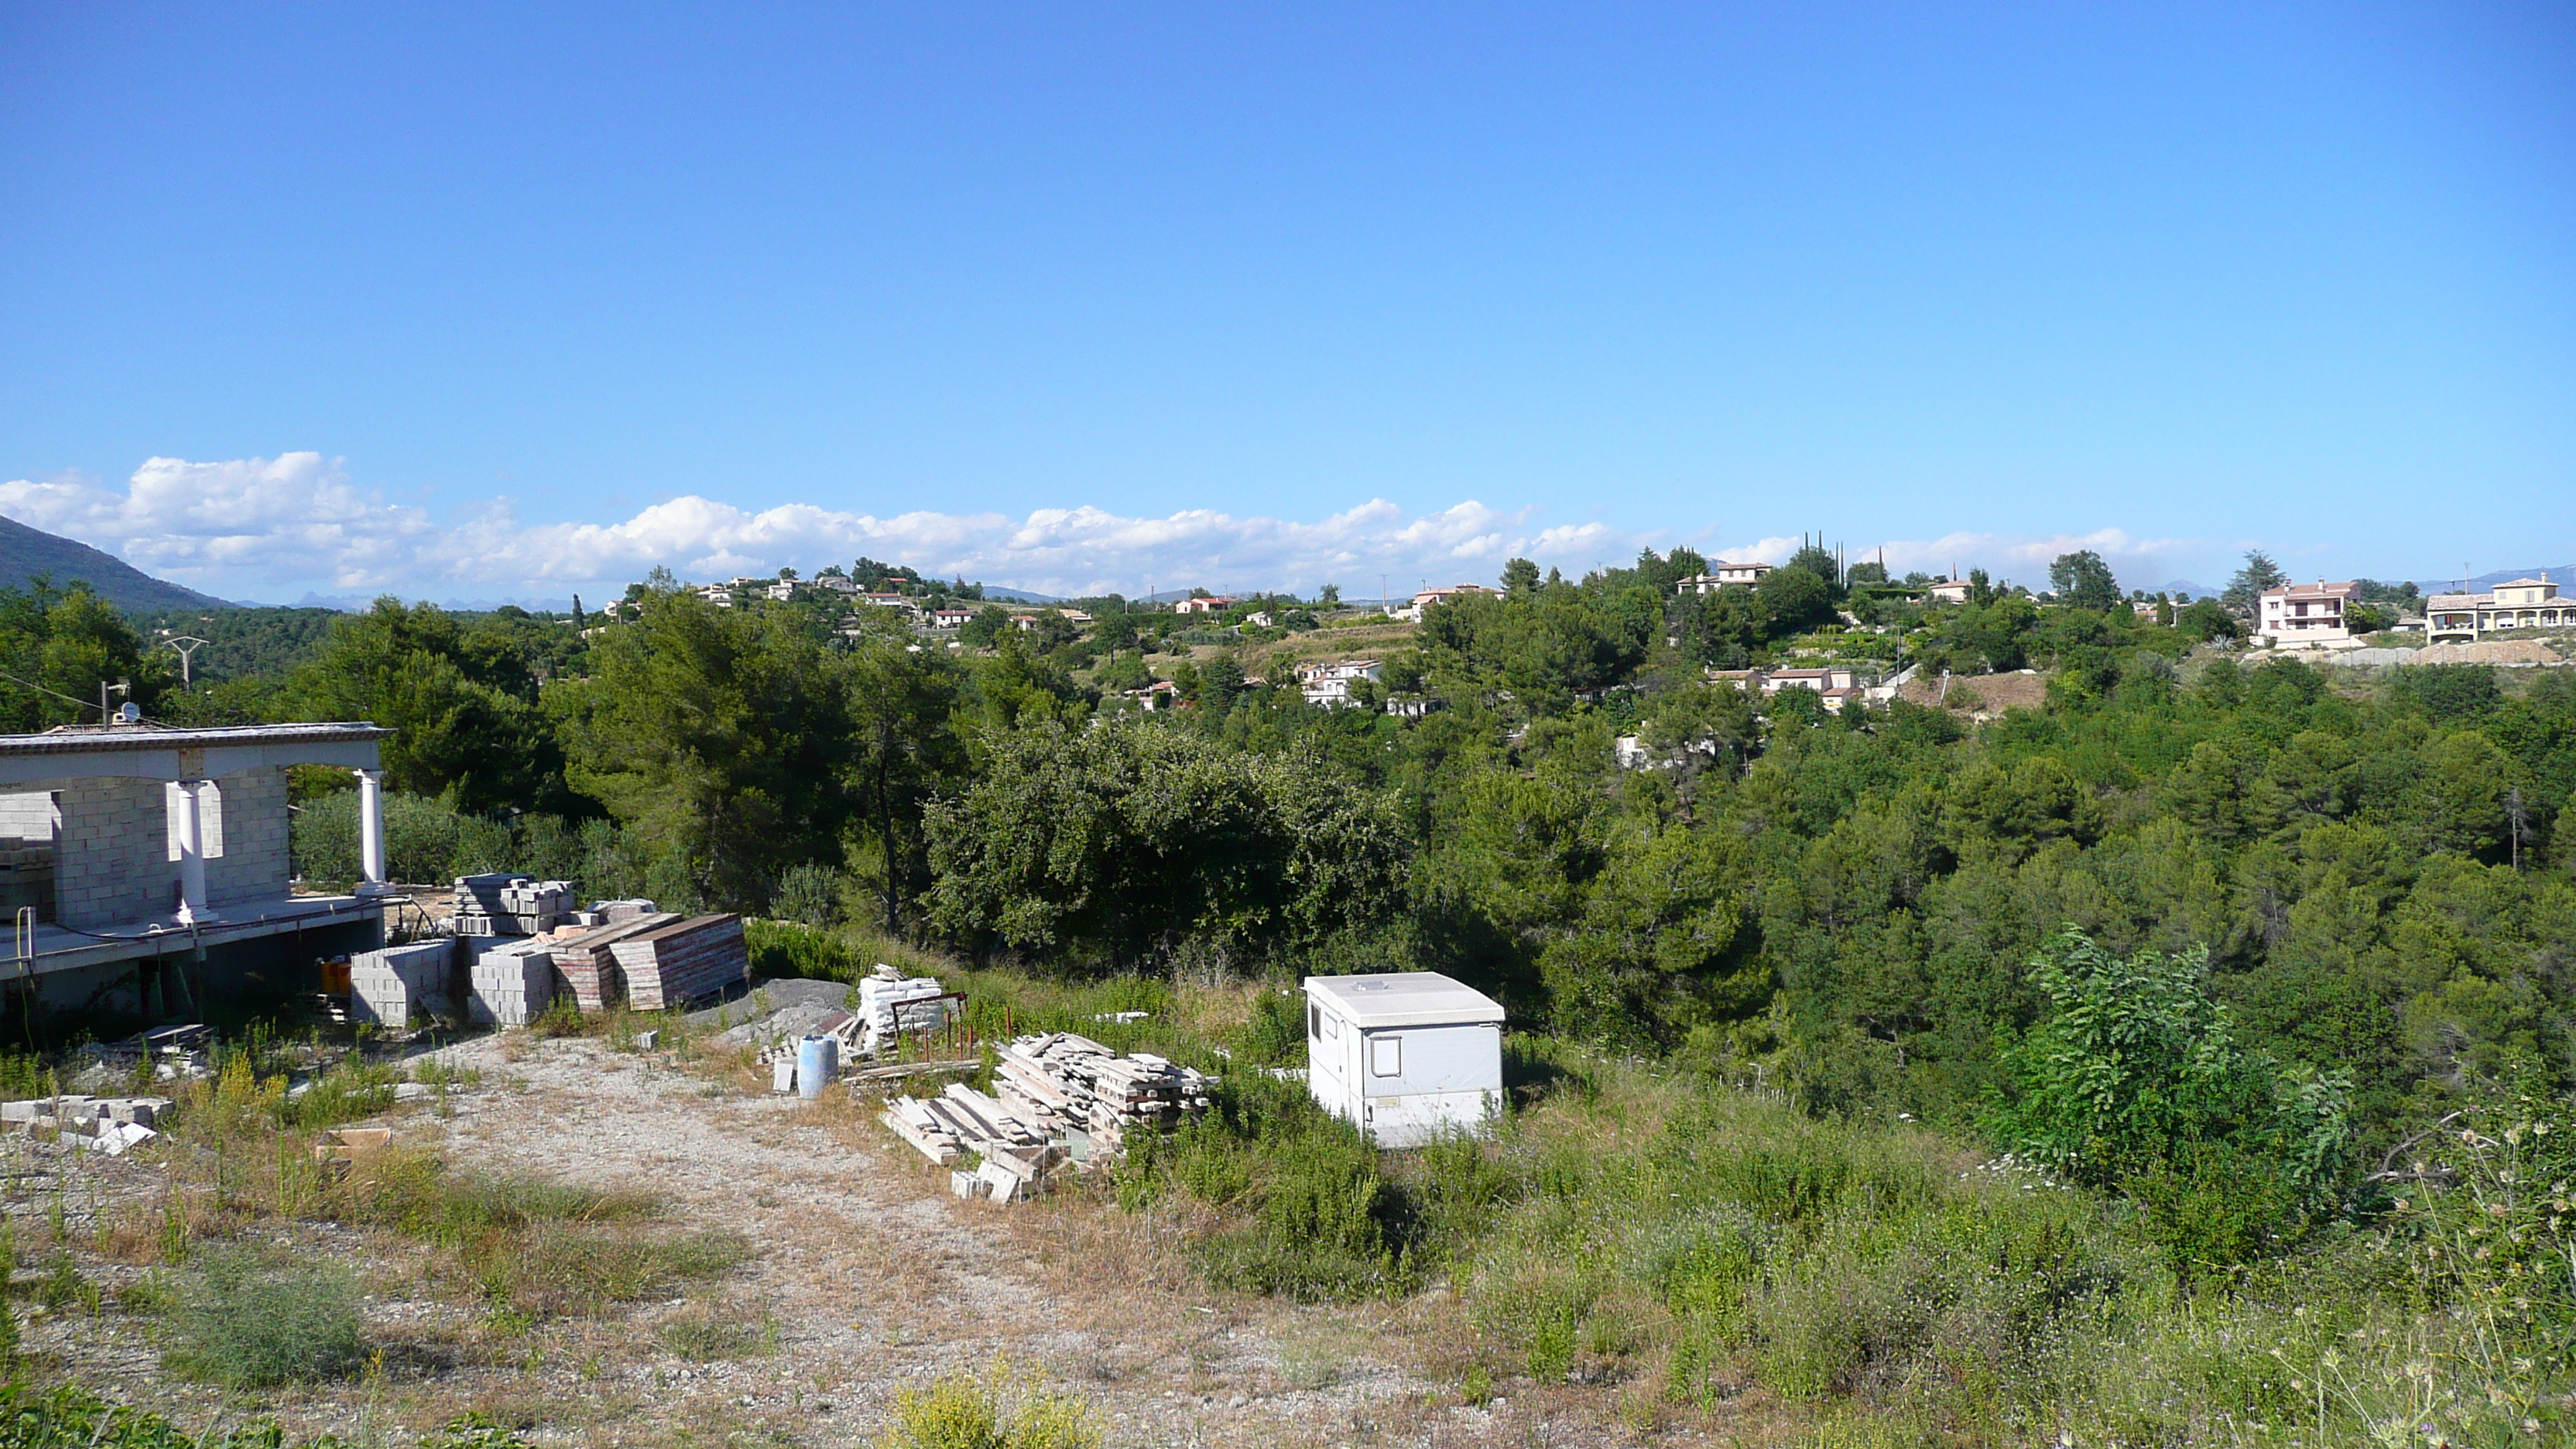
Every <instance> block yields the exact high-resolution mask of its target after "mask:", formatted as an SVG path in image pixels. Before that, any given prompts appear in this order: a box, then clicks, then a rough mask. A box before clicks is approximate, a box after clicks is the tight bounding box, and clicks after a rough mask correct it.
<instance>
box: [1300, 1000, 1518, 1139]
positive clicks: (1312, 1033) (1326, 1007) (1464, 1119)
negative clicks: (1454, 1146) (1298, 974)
mask: <svg viewBox="0 0 2576 1449" xmlns="http://www.w3.org/2000/svg"><path fill="white" fill-rule="evenodd" d="M1306 1088H1307V1090H1308V1091H1310V1092H1312V1093H1314V1095H1315V1100H1316V1101H1317V1102H1320V1103H1322V1104H1323V1107H1324V1110H1325V1111H1327V1112H1330V1113H1332V1114H1333V1115H1334V1116H1336V1117H1339V1118H1342V1119H1343V1120H1344V1121H1347V1122H1349V1123H1351V1124H1352V1125H1354V1126H1356V1127H1358V1128H1359V1129H1360V1131H1362V1132H1363V1133H1366V1134H1367V1135H1368V1136H1369V1137H1370V1138H1371V1139H1372V1140H1374V1141H1375V1142H1377V1143H1378V1145H1380V1146H1382V1147H1419V1146H1421V1145H1422V1144H1423V1143H1426V1142H1430V1141H1434V1140H1436V1139H1438V1138H1439V1137H1441V1136H1443V1135H1444V1134H1447V1133H1453V1132H1482V1131H1483V1130H1485V1128H1486V1127H1487V1126H1489V1125H1490V1124H1491V1123H1492V1122H1493V1120H1494V1119H1495V1118H1496V1117H1498V1116H1500V1115H1501V1113H1502V1109H1503V1008H1502V1006H1501V1005H1500V1004H1499V1003H1497V1002H1496V1001H1494V1000H1493V999H1492V998H1491V997H1488V996H1486V995H1485V994H1484V993H1483V992H1481V991H1478V990H1476V989H1474V988H1473V987H1469V986H1463V985H1461V984H1459V983H1458V982H1455V981H1452V980H1450V979H1449V978H1448V977H1446V976H1443V975H1441V974H1440V973H1439V972H1437V971H1407V972H1402V973H1398V974H1395V975H1388V976H1309V977H1307V978H1306Z"/></svg>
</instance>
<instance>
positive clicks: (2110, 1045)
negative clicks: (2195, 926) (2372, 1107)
mask: <svg viewBox="0 0 2576 1449" xmlns="http://www.w3.org/2000/svg"><path fill="white" fill-rule="evenodd" d="M2029 966H2030V972H2031V981H2032V984H2033V985H2034V986H2036V987H2037V988H2038V989H2039V991H2040V993H2041V994H2042V995H2043V996H2045V997H2046V998H2047V999H2048V1002H2049V1009H2048V1012H2047V1014H2046V1015H2045V1016H2044V1017H2043V1018H2042V1019H2041V1020H2040V1021H2039V1023H2038V1024H2037V1025H2035V1026H2033V1027H2032V1028H2031V1030H2030V1032H2029V1033H2028V1034H2027V1035H2026V1036H2024V1037H2023V1038H2022V1040H2021V1041H2020V1042H2019V1043H2018V1044H2016V1045H2015V1046H2014V1048H2013V1049H2012V1050H2011V1052H2009V1053H2008V1054H2007V1056H2006V1058H2005V1064H2006V1068H2007V1070H2008V1072H2009V1074H2010V1078H2011V1081H2012V1084H2013V1087H2014V1093H2013V1096H2012V1097H2011V1099H2010V1100H2008V1101H2007V1102H2006V1103H2004V1104H2003V1105H2002V1106H2001V1107H1999V1108H1998V1109H1997V1110H1996V1112H1995V1113H1994V1115H1993V1117H1992V1118H1991V1119H1990V1121H1989V1124H1988V1125H1989V1130H1990V1131H1991V1132H1992V1133H1993V1135H1994V1137H1995V1140H1996V1141H1997V1142H1999V1143H2001V1144H2002V1145H2003V1146H2005V1147H2007V1148H2009V1149H2010V1150H2012V1151H2015V1152H2019V1153H2023V1154H2026V1155H2028V1156H2030V1157H2032V1158H2034V1159H2036V1160H2038V1161H2041V1162H2044V1163H2046V1164H2048V1165H2049V1166H2051V1167H2052V1168H2054V1169H2056V1170H2058V1171H2061V1172H2064V1173H2066V1174H2068V1175H2069V1176H2072V1177H2074V1178H2076V1179H2078V1180H2081V1181H2085V1182H2091V1183H2096V1184H2101V1185H2105V1186H2122V1185H2125V1186H2127V1187H2129V1188H2130V1189H2131V1190H2132V1191H2135V1192H2139V1193H2141V1194H2142V1195H2143V1196H2145V1197H2146V1198H2147V1199H2148V1200H2149V1205H2150V1207H2152V1208H2157V1209H2159V1210H2161V1211H2162V1212H2164V1214H2165V1215H2166V1217H2167V1222H2166V1224H2165V1226H2166V1230H2167V1231H2168V1233H2170V1234H2174V1235H2175V1236H2173V1237H2172V1239H2171V1241H2173V1242H2175V1243H2177V1244H2182V1245H2188V1246H2191V1247H2194V1248H2200V1249H2206V1248H2210V1247H2214V1246H2223V1247H2226V1248H2229V1249H2231V1250H2233V1251H2235V1252H2237V1253H2239V1254H2241V1253H2243V1252H2246V1251H2251V1250H2252V1249H2254V1248H2255V1247H2257V1246H2259V1244H2260V1242H2261V1239H2262V1235H2263V1233H2264V1232H2265V1231H2267V1230H2268V1229H2269V1228H2270V1227H2273V1226H2276V1225H2277V1224H2265V1225H2253V1226H2252V1228H2251V1230H2250V1231H2239V1232H2236V1233H2234V1234H2233V1235H2232V1236H2231V1238H2230V1240H2229V1241H2227V1242H2224V1243H2217V1242H2214V1241H2213V1240H2212V1239H2210V1238H2209V1237H2208V1236H2207V1234H2206V1231H2205V1225H2195V1224H2193V1223H2192V1222H2190V1221H2188V1220H2187V1216H2186V1215H2188V1214H2192V1213H2212V1212H2220V1211H2226V1210H2229V1208H2228V1205H2227V1204H2225V1203H2224V1202H2222V1201H2220V1200H2218V1199H2219V1198H2220V1197H2221V1196H2223V1195H2225V1194H2229V1193H2235V1194H2239V1195H2241V1194H2243V1193H2245V1192H2248V1191H2253V1192H2257V1193H2260V1194H2262V1195H2263V1196H2264V1197H2265V1198H2266V1200H2267V1201H2272V1202H2276V1203H2277V1204H2278V1205H2279V1208H2280V1209H2287V1208H2290V1207H2292V1206H2293V1205H2295V1204H2308V1203H2315V1202H2317V1201H2320V1200H2322V1199H2323V1198H2324V1197H2325V1196H2326V1195H2328V1194H2330V1193H2331V1192H2332V1190H2333V1189H2334V1187H2335V1185H2336V1173H2337V1171H2338V1169H2339V1167H2340V1165H2341V1162H2342V1155H2343V1152H2344V1149H2345V1145H2346V1139H2347V1137H2348V1135H2349V1131H2350V1122H2349V1116H2348V1108H2347V1102H2348V1098H2349V1095H2350V1090H2351V1081H2350V1078H2349V1077H2347V1076H2345V1075H2342V1074H2340V1073H2337V1074H2332V1075H2325V1076H2319V1075H2317V1074H2315V1073H2312V1072H2311V1073H2302V1072H2287V1073H2285V1072H2283V1071H2282V1070H2281V1069H2280V1068H2279V1067H2278V1066H2277V1065H2276V1064H2274V1062H2273V1061H2272V1060H2271V1059H2270V1058H2269V1057H2268V1056H2266V1055H2264V1054H2263V1053H2261V1052H2256V1051H2249V1050H2247V1049H2246V1048H2244V1047H2243V1046H2241V1045H2239V1044H2238V1042H2237V1040H2236V1027H2235V1022H2234V1019H2233V1018H2232V1017H2231V1016H2230V1015H2229V1013H2228V1011H2227V1008H2226V1007H2224V1006H2222V1005H2220V1004H2219V1003H2218V1001H2217V1000H2216V998H2215V997H2214V996H2213V995H2212V994H2211V992H2210V989H2209V953H2208V951H2207V949H2206V948H2202V947H2194V948H2193V949H2191V950H2188V951H2185V952H2182V953H2180V954H2179V955H2172V956H2168V955H2166V954H2165V953H2163V952H2161V951H2156V950H2153V949H2145V950H2140V951H2138V952H2136V953H2135V954H2133V955H2131V956H2129V957H2127V958H2126V959H2123V958H2121V957H2119V956H2118V955H2115V954H2114V953H2112V952H2109V951H2106V950H2104V949H2102V948H2101V947H2100V946H2098V945H2096V944H2094V942H2093V940H2092V939H2091V938H2090V937H2089V936H2087V935H2085V934H2084V933H2083V932H2082V931H2079V930H2077V929H2076V928H2075V927H2073V926H2068V927H2066V928H2065V929H2064V930H2063V931H2061V932H2059V934H2058V935H2057V936H2056V937H2055V938H2054V939H2052V940H2051V941H2050V942H2049V943H2048V945H2047V946H2046V948H2045V949H2043V950H2042V951H2040V953H2039V954H2038V955H2036V956H2034V957H2033V958H2031V961H2030V963H2029Z"/></svg>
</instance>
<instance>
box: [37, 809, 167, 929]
mask: <svg viewBox="0 0 2576 1449" xmlns="http://www.w3.org/2000/svg"><path fill="white" fill-rule="evenodd" d="M162 785H163V782H162V781H159V780H127V779H113V778H111V779H75V780H66V781H65V782H63V786H62V788H61V789H60V790H59V791H57V792H56V793H55V799H56V801H57V802H58V803H59V804H60V805H61V807H62V817H63V823H62V833H61V835H60V837H59V838H58V839H57V840H56V842H55V847H54V918H55V919H56V920H58V921H60V922H62V923H63V924H64V925H66V926H78V927H82V928H85V929H93V930H94V929H97V928H99V927H102V926H118V925H130V924H132V923H134V922H136V921H142V920H148V919H150V918H152V917H155V916H166V915H168V914H170V912H171V911H172V910H174V909H176V908H177V905H178V891H177V888H176V884H175V883H176V882H177V880H178V872H177V870H176V868H174V867H173V866H172V865H171V864H170V857H169V846H170V838H169V829H170V816H169V806H168V804H167V803H166V801H165V799H164V792H163V789H162Z"/></svg>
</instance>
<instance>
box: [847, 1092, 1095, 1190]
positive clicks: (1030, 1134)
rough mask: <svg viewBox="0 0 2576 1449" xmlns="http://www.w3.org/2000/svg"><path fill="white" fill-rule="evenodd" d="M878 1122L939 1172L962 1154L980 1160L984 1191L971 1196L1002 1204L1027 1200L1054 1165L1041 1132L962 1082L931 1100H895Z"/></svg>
mask: <svg viewBox="0 0 2576 1449" xmlns="http://www.w3.org/2000/svg"><path fill="white" fill-rule="evenodd" d="M877 1120H879V1121H881V1122H883V1123H885V1124H886V1126H887V1127H888V1128H889V1129H891V1130H892V1131H893V1132H894V1134H895V1135H896V1136H897V1137H900V1138H902V1139H903V1140H904V1141H906V1142H909V1143H911V1144H912V1145H913V1147H914V1148H915V1149H916V1150H917V1151H919V1152H920V1153H921V1155H922V1156H924V1157H927V1158H929V1159H930V1160H931V1161H932V1162H934V1163H937V1164H938V1165H939V1166H941V1167H946V1166H947V1165H948V1164H950V1163H952V1162H954V1161H956V1160H957V1158H958V1156H959V1155H960V1154H961V1153H966V1152H972V1153H975V1154H976V1155H977V1156H979V1157H981V1158H982V1159H983V1165H982V1166H981V1167H980V1168H979V1169H977V1173H976V1176H977V1177H979V1178H981V1179H983V1181H984V1190H983V1191H979V1192H975V1193H972V1194H971V1195H972V1196H977V1197H986V1196H989V1197H992V1198H994V1199H995V1200H997V1201H1003V1202H1008V1201H1010V1200H1012V1199H1014V1198H1020V1197H1026V1196H1028V1194H1029V1192H1030V1191H1031V1190H1032V1189H1033V1188H1035V1187H1036V1185H1037V1181H1038V1179H1039V1177H1040V1176H1042V1175H1043V1174H1044V1173H1045V1171H1046V1169H1047V1168H1048V1167H1049V1166H1051V1165H1053V1152H1054V1149H1052V1148H1050V1147H1048V1146H1047V1141H1046V1137H1045V1135H1044V1134H1043V1133H1041V1132H1039V1131H1037V1130H1036V1129H1034V1128H1032V1127H1030V1126H1029V1124H1027V1123H1025V1122H1023V1121H1021V1120H1020V1119H1019V1118H1017V1117H1015V1116H1013V1115H1012V1114H1011V1112H1010V1111H1009V1109H1007V1108H1005V1107H1004V1106H1003V1105H1002V1104H1001V1103H1000V1102H998V1101H996V1100H994V1099H993V1098H991V1097H987V1096H985V1095H984V1094H983V1093H981V1092H978V1091H976V1090H975V1089H974V1088H972V1087H969V1086H967V1085H965V1084H964V1083H962V1082H952V1083H950V1084H949V1086H948V1089H947V1090H946V1091H943V1092H941V1093H940V1094H939V1095H938V1096H936V1097H929V1098H920V1097H897V1098H895V1099H894V1100H893V1101H891V1102H889V1103H887V1104H886V1109H885V1111H883V1112H881V1113H879V1114H878V1116H877Z"/></svg>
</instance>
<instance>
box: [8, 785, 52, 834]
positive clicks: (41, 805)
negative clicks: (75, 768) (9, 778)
mask: <svg viewBox="0 0 2576 1449" xmlns="http://www.w3.org/2000/svg"><path fill="white" fill-rule="evenodd" d="M53 839H54V795H53V792H52V791H50V790H44V791H39V792H37V793H35V794H32V795H0V841H5V840H23V841H25V842H27V843H28V844H30V845H50V844H52V843H53Z"/></svg>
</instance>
